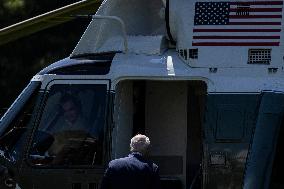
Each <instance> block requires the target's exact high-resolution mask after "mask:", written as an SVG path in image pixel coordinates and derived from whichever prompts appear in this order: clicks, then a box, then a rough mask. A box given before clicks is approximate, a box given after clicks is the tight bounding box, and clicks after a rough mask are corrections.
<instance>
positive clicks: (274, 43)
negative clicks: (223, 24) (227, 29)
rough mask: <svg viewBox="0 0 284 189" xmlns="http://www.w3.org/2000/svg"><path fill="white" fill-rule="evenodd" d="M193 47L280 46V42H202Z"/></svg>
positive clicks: (193, 44) (194, 44)
mask: <svg viewBox="0 0 284 189" xmlns="http://www.w3.org/2000/svg"><path fill="white" fill-rule="evenodd" d="M192 46H279V42H259V43H257V42H252V43H250V42H240V43H234V42H223V43H222V42H216V43H214V42H202V43H192Z"/></svg>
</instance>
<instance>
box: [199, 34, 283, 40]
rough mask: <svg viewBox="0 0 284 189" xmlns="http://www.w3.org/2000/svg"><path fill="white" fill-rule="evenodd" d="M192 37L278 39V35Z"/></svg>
mask: <svg viewBox="0 0 284 189" xmlns="http://www.w3.org/2000/svg"><path fill="white" fill-rule="evenodd" d="M193 39H280V36H210V35H208V36H193Z"/></svg>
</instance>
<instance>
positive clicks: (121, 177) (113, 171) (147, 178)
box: [101, 134, 160, 189]
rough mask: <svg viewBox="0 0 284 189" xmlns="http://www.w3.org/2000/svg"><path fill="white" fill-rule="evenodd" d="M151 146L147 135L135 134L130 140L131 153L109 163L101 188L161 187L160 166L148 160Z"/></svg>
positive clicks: (141, 188) (155, 188) (135, 188)
mask: <svg viewBox="0 0 284 189" xmlns="http://www.w3.org/2000/svg"><path fill="white" fill-rule="evenodd" d="M149 148H150V140H149V138H148V137H147V136H145V135H141V134H138V135H136V136H134V137H133V138H132V139H131V142H130V151H131V153H130V154H129V155H128V156H127V157H124V158H120V159H115V160H112V161H111V162H110V163H109V165H108V168H107V169H106V171H105V175H104V177H103V180H102V183H101V189H159V188H160V176H159V169H158V166H157V165H156V164H155V163H153V162H151V161H149V160H147V156H148V153H149Z"/></svg>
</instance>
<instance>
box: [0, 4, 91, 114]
mask: <svg viewBox="0 0 284 189" xmlns="http://www.w3.org/2000/svg"><path fill="white" fill-rule="evenodd" d="M74 2H75V0H60V1H56V0H40V1H36V0H2V1H0V28H3V27H5V26H8V25H11V24H14V23H16V22H19V21H22V20H25V19H28V18H31V17H33V16H36V15H39V14H42V13H45V12H48V11H51V10H53V9H56V8H59V7H62V6H64V5H67V4H70V3H74ZM87 24H88V20H76V21H72V22H69V23H66V24H62V25H59V26H56V27H54V28H50V29H47V30H44V31H41V32H38V33H36V34H33V35H31V36H28V37H25V38H23V39H19V40H16V41H14V42H10V43H8V44H6V45H3V46H0V89H1V95H0V109H2V108H6V107H8V106H10V104H11V103H12V102H13V100H14V99H15V98H16V97H17V96H18V95H19V93H20V91H21V90H22V89H23V88H24V87H25V86H26V85H27V83H28V82H29V80H30V79H31V78H32V76H33V75H35V74H36V73H37V72H38V71H40V69H42V68H44V67H45V66H47V65H49V64H51V63H53V62H55V61H57V60H60V59H62V58H65V57H67V56H69V54H70V53H71V52H72V50H73V48H74V47H75V45H76V43H77V42H78V40H79V39H80V36H81V34H82V33H83V31H84V29H85V28H86V26H87Z"/></svg>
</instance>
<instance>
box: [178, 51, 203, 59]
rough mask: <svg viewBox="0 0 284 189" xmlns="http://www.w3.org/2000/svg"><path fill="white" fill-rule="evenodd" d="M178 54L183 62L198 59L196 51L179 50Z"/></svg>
mask: <svg viewBox="0 0 284 189" xmlns="http://www.w3.org/2000/svg"><path fill="white" fill-rule="evenodd" d="M178 52H179V55H180V56H181V57H182V58H183V59H184V60H189V59H198V49H179V51H178Z"/></svg>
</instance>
